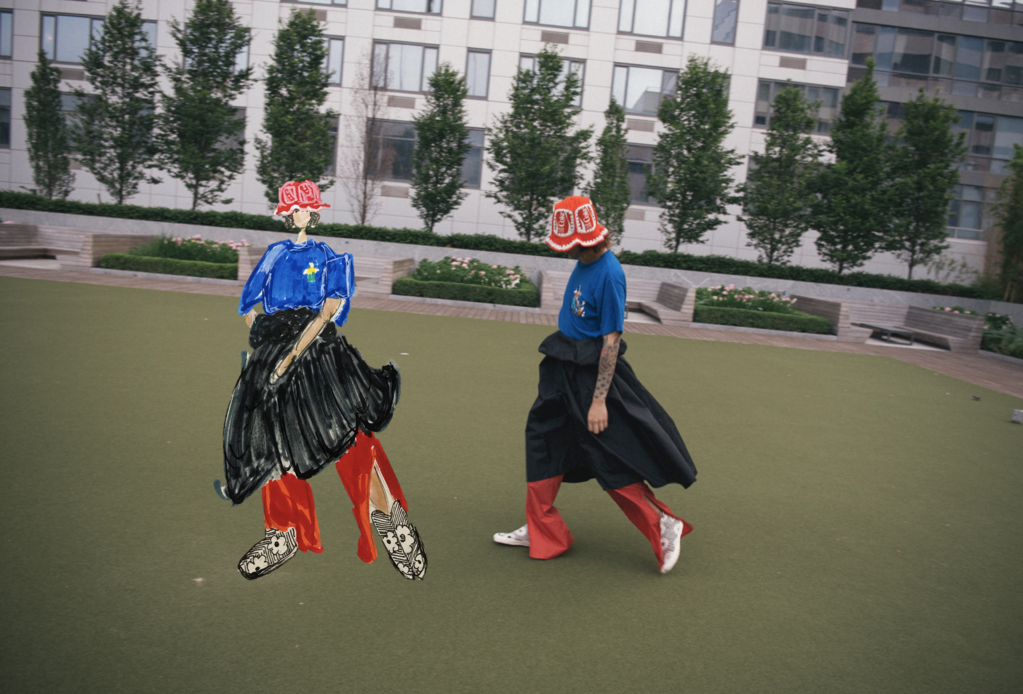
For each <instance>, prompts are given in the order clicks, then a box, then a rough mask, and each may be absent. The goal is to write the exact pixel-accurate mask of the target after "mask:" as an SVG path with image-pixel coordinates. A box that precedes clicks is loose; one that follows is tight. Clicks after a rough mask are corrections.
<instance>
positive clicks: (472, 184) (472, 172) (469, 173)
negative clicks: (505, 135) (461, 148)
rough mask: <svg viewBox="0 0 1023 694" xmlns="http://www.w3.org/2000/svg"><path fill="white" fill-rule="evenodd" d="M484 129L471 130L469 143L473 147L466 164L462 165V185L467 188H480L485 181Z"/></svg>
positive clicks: (467, 156) (467, 155)
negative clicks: (481, 182)
mask: <svg viewBox="0 0 1023 694" xmlns="http://www.w3.org/2000/svg"><path fill="white" fill-rule="evenodd" d="M484 132H485V131H484V130H483V129H482V128H472V129H470V130H469V137H468V138H467V139H468V142H469V144H470V145H472V147H471V148H470V149H469V152H468V154H466V155H465V162H464V163H463V164H462V181H463V183H462V185H463V187H465V188H479V187H480V181H482V180H483V137H484Z"/></svg>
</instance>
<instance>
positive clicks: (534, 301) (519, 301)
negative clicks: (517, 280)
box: [391, 277, 540, 306]
mask: <svg viewBox="0 0 1023 694" xmlns="http://www.w3.org/2000/svg"><path fill="white" fill-rule="evenodd" d="M391 292H392V293H394V294H400V295H402V296H425V297H429V298H431V299H453V300H456V301H476V302H479V303H487V304H501V305H503V306H538V305H539V304H540V293H539V292H538V291H537V289H536V287H535V286H534V285H532V284H527V285H525V286H524V287H523V288H522V289H502V288H500V287H484V286H481V285H478V284H463V283H461V282H422V281H420V280H414V279H412V278H411V277H402V278H400V279H399V280H397V281H396V282H395V283H394V288H393V289H391Z"/></svg>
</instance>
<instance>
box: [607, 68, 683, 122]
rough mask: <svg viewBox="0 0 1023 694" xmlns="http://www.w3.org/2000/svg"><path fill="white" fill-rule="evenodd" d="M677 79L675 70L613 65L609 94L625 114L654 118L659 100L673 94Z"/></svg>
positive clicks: (659, 103)
mask: <svg viewBox="0 0 1023 694" xmlns="http://www.w3.org/2000/svg"><path fill="white" fill-rule="evenodd" d="M677 78H678V72H677V71H675V70H661V69H659V68H650V67H629V66H625V65H615V71H614V78H613V80H612V82H611V94H612V96H614V98H615V101H617V102H618V103H619V104H622V105H623V106H624V107H625V111H626V112H627V113H639V114H643V115H646V116H656V115H657V108H658V107H659V106H660V105H661V98H662V97H663V96H665V95H667V94H674V93H675V80H676V79H677Z"/></svg>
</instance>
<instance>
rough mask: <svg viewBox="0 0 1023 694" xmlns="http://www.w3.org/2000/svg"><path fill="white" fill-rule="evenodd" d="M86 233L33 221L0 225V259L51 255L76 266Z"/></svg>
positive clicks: (79, 261)
mask: <svg viewBox="0 0 1023 694" xmlns="http://www.w3.org/2000/svg"><path fill="white" fill-rule="evenodd" d="M87 235H88V234H87V232H83V231H80V230H78V229H68V228H65V227H53V226H41V225H37V224H0V259H3V260H28V259H33V258H54V259H55V260H57V261H58V262H60V263H61V265H62V266H64V265H66V266H71V267H78V266H79V265H80V263H81V259H80V257H79V256H80V255H81V252H82V244H83V242H84V240H85V237H86V236H87Z"/></svg>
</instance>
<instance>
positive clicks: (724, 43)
mask: <svg viewBox="0 0 1023 694" xmlns="http://www.w3.org/2000/svg"><path fill="white" fill-rule="evenodd" d="M723 2H735V19H734V20H733V22H732V40H731V41H715V40H714V20H715V19H717V14H718V7H720V6H721V4H722V3H723ZM740 6H741V0H715V1H714V16H713V17H712V18H711V20H710V42H711V45H714V46H734V45H735V36H736V34H738V32H739V7H740Z"/></svg>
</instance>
